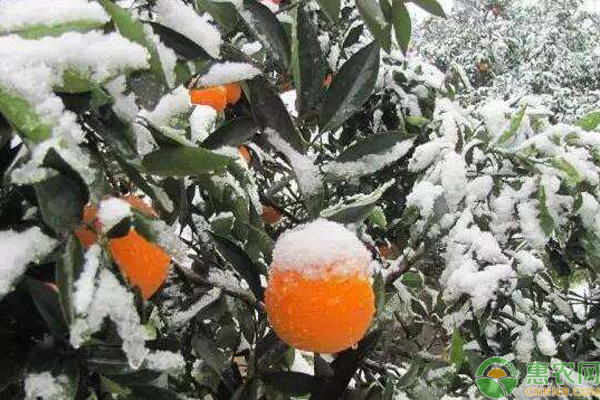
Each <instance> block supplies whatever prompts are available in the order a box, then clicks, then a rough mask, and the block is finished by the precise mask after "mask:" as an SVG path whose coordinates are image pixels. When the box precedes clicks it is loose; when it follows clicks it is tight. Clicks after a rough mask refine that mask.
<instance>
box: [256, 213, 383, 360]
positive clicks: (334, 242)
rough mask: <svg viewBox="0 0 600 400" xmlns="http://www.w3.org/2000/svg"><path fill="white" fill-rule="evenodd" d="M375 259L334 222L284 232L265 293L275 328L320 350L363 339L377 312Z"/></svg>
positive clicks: (340, 347) (298, 342) (292, 340)
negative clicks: (372, 276) (373, 282)
mask: <svg viewBox="0 0 600 400" xmlns="http://www.w3.org/2000/svg"><path fill="white" fill-rule="evenodd" d="M370 262H371V255H370V253H369V251H368V250H367V249H366V248H365V247H364V245H363V244H362V243H361V242H360V241H359V240H358V238H357V237H356V236H355V235H354V234H352V233H351V232H350V231H348V230H347V229H345V228H344V227H343V226H342V225H340V224H337V223H335V222H331V221H325V220H317V221H315V222H312V223H309V224H307V225H304V226H301V227H299V228H296V229H294V230H292V231H288V232H286V233H284V234H283V235H282V236H281V237H280V238H279V240H278V241H277V244H276V246H275V249H274V252H273V262H272V264H271V269H270V275H269V285H268V287H267V291H266V293H265V306H266V310H267V314H268V317H269V321H270V323H271V326H272V327H273V330H274V331H275V332H276V333H277V334H278V335H279V337H281V339H283V340H284V341H285V342H287V343H288V344H289V345H291V346H293V347H296V348H298V349H301V350H305V351H313V352H318V353H336V352H339V351H342V350H344V349H347V348H349V347H351V346H353V345H355V344H356V343H358V341H359V340H360V339H361V338H362V337H363V336H364V334H365V333H366V331H367V329H368V328H369V325H370V324H371V320H372V319H373V315H374V313H375V296H374V294H373V289H372V285H371V281H370V273H371V271H370Z"/></svg>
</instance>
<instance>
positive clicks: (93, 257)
mask: <svg viewBox="0 0 600 400" xmlns="http://www.w3.org/2000/svg"><path fill="white" fill-rule="evenodd" d="M101 252H102V248H101V247H100V246H99V245H98V244H93V245H92V246H91V247H90V248H89V249H88V250H87V252H86V253H85V263H84V265H83V271H82V272H81V274H80V275H79V278H77V281H75V284H74V286H75V293H74V294H73V305H74V306H75V311H77V313H79V314H85V313H86V312H87V310H88V309H89V307H90V304H91V303H92V299H93V297H94V292H95V284H96V275H97V274H98V269H99V268H100V257H101Z"/></svg>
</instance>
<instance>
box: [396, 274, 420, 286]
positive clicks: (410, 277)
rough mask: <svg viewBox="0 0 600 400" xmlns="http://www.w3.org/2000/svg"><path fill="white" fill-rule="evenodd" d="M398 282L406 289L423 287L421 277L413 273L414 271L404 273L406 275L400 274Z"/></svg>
mask: <svg viewBox="0 0 600 400" xmlns="http://www.w3.org/2000/svg"><path fill="white" fill-rule="evenodd" d="M400 281H401V282H402V283H403V284H404V285H406V286H408V287H412V288H420V287H423V278H422V277H421V274H419V273H418V272H414V271H409V272H406V273H404V274H402V278H400Z"/></svg>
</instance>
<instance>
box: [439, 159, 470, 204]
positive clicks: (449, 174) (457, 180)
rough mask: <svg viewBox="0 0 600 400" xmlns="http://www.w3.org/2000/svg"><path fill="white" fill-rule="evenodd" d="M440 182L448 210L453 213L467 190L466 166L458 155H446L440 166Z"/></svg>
mask: <svg viewBox="0 0 600 400" xmlns="http://www.w3.org/2000/svg"><path fill="white" fill-rule="evenodd" d="M441 181H442V187H443V188H444V197H445V198H446V202H447V203H448V208H450V210H451V211H454V210H456V209H457V208H458V204H459V203H460V202H461V200H462V199H463V198H464V197H465V194H466V189H467V166H466V164H465V161H464V160H463V158H462V157H461V156H460V155H459V154H457V153H455V152H448V153H447V154H446V156H445V157H444V161H443V164H442V173H441Z"/></svg>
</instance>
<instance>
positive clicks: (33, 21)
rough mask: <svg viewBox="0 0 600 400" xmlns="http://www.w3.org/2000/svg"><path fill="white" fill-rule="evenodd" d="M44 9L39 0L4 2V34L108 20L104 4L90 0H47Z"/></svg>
mask: <svg viewBox="0 0 600 400" xmlns="http://www.w3.org/2000/svg"><path fill="white" fill-rule="evenodd" d="M43 8H44V9H43V12H40V1H39V0H3V1H0V33H3V32H12V31H19V30H22V29H25V28H28V27H33V26H38V25H45V26H52V25H58V24H65V23H68V22H73V21H86V22H99V23H105V22H108V20H109V17H108V15H107V14H106V12H105V11H104V9H103V8H102V6H101V5H100V4H98V3H95V2H88V1H87V0H44V5H43Z"/></svg>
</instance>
